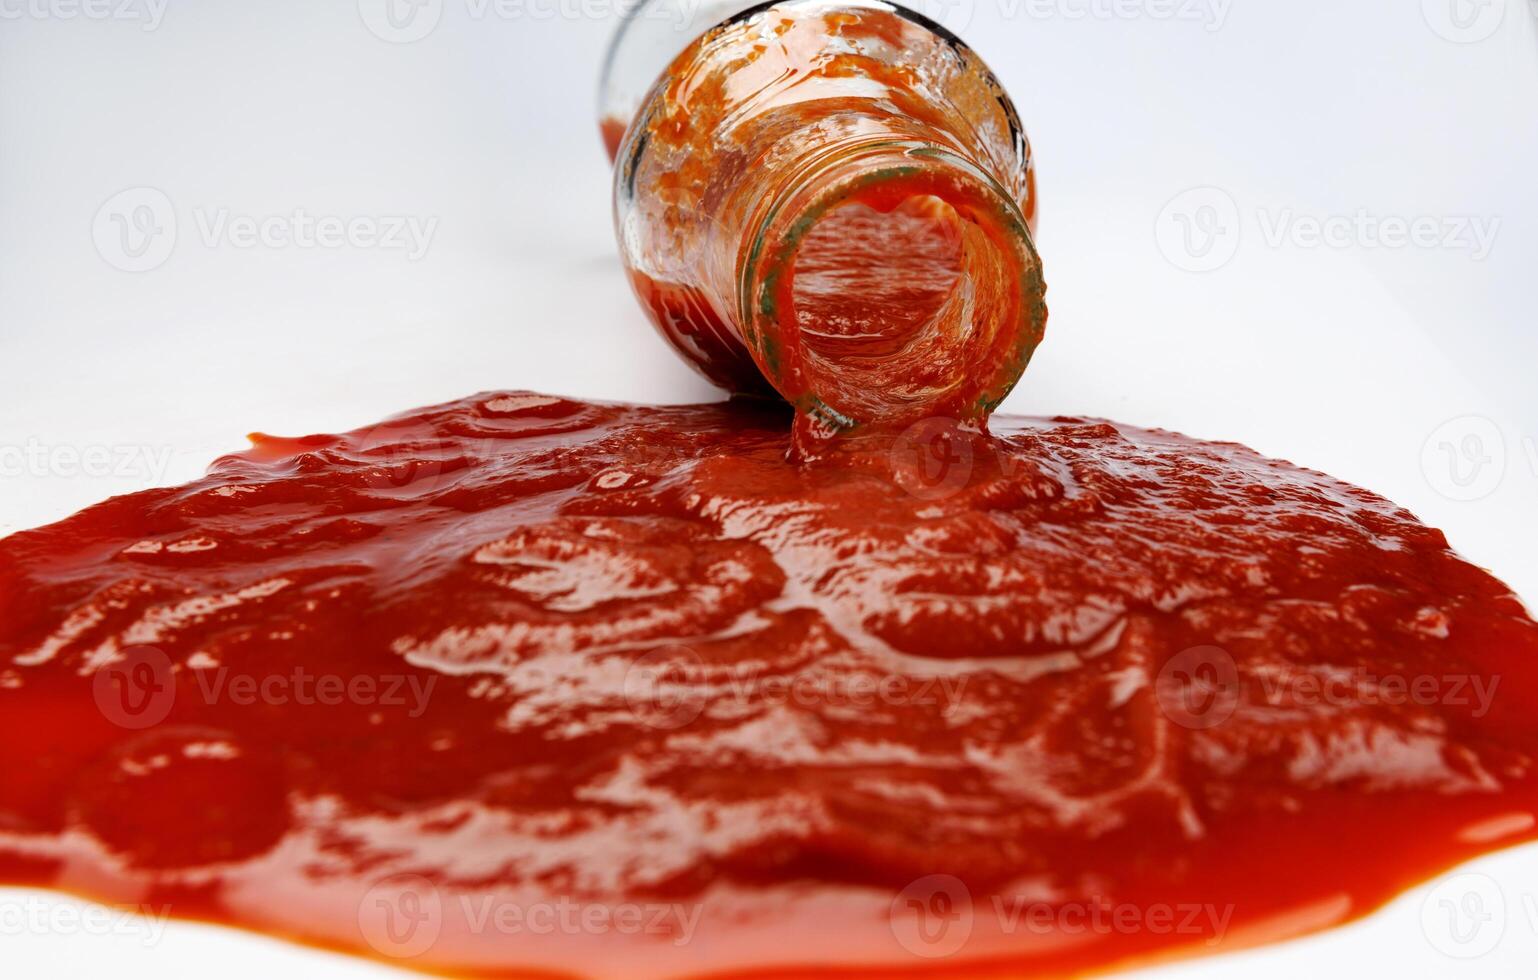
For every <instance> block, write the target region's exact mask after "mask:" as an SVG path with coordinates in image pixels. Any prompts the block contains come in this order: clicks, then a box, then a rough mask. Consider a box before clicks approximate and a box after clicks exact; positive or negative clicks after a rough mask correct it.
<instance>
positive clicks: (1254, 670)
mask: <svg viewBox="0 0 1538 980" xmlns="http://www.w3.org/2000/svg"><path fill="white" fill-rule="evenodd" d="M789 427H790V411H789V409H788V408H786V407H784V406H781V405H777V404H774V403H772V402H768V401H764V402H758V401H753V400H738V401H734V402H730V403H725V404H720V405H704V406H685V407H672V408H649V407H636V406H626V405H614V404H592V403H584V402H578V401H572V400H568V399H564V398H558V397H551V396H544V395H537V394H531V393H527V392H518V393H493V394H483V395H479V396H475V397H472V398H467V399H464V400H462V401H458V402H453V403H449V404H446V405H441V406H437V407H435V408H430V409H426V410H422V411H418V412H414V413H410V414H406V415H403V416H401V417H399V418H396V419H393V420H391V421H388V422H386V423H383V424H382V425H379V426H376V427H374V428H371V429H366V430H359V431H355V432H351V433H347V434H343V435H319V436H309V437H304V438H296V439H289V438H277V437H271V436H255V437H253V446H252V448H251V449H249V450H247V451H245V452H241V453H237V454H235V455H232V456H229V457H226V458H224V459H221V460H219V461H218V462H216V463H215V464H214V466H213V467H212V468H211V469H210V471H209V473H208V475H207V476H205V477H204V478H202V479H200V480H198V481H196V482H193V483H191V484H188V485H186V486H183V487H177V488H170V489H157V490H150V491H146V492H143V493H138V494H134V495H131V496H126V497H119V498H116V499H113V500H109V501H107V502H105V503H102V504H100V505H97V506H95V507H93V508H90V509H88V510H86V511H84V512H82V513H80V514H78V515H76V516H74V517H72V518H69V519H68V520H65V521H63V522H61V523H59V524H56V525H53V526H51V527H46V528H41V529H37V530H31V531H24V532H21V533H19V534H15V535H13V536H11V537H9V538H6V539H4V540H3V541H0V753H3V758H4V764H3V772H4V774H5V775H4V778H3V779H0V878H3V880H4V881H7V882H10V883H16V884H29V885H41V886H46V887H51V888H57V889H63V890H67V891H70V892H75V893H79V894H82V895H87V896H90V897H93V898H97V899H101V900H106V901H115V902H145V903H150V904H155V905H169V906H170V907H171V910H172V912H173V914H175V915H178V916H181V917H186V918H196V919H205V920H213V921H218V922H226V923H231V924H234V925H237V926H242V927H246V928H250V929H255V930H260V931H263V932H266V933H270V934H274V935H279V936H283V937H287V938H290V939H293V940H297V941H302V942H307V943H313V944H317V945H321V946H325V947H331V948H338V949H344V950H351V951H354V952H358V953H362V954H366V955H372V956H377V957H380V958H381V959H385V960H388V961H390V962H395V963H399V964H401V965H405V966H411V967H415V968H418V969H422V970H430V971H441V972H456V973H468V974H476V975H520V976H526V975H561V976H634V977H661V976H678V975H683V974H688V975H757V976H769V975H774V976H783V975H827V974H830V973H848V974H852V975H871V976H892V975H900V974H907V973H914V974H925V975H951V976H983V975H998V976H1018V975H1021V974H1022V973H1028V972H1029V973H1033V974H1039V975H1051V974H1059V973H1069V972H1077V971H1083V970H1091V969H1094V970H1098V969H1105V968H1109V967H1112V966H1117V965H1122V964H1127V963H1135V962H1145V961H1148V960H1149V959H1152V958H1161V957H1165V956H1169V955H1185V954H1189V953H1205V952H1214V951H1223V950H1229V949H1235V948H1239V947H1242V946H1246V945H1250V944H1253V943H1256V942H1261V941H1267V940H1272V939H1277V938H1281V937H1285V936H1291V935H1297V934H1300V933H1303V932H1307V931H1311V930H1314V929H1319V928H1322V927H1325V926H1329V925H1332V924H1335V923H1338V922H1341V921H1345V920H1348V919H1351V918H1354V917H1358V916H1361V915H1363V914H1365V913H1367V912H1368V911H1370V910H1371V909H1373V908H1375V907H1376V906H1378V905H1380V904H1382V903H1383V902H1385V901H1386V900H1388V899H1389V898H1391V897H1392V896H1393V895H1395V894H1396V893H1398V892H1399V891H1401V890H1403V889H1404V888H1406V887H1408V886H1410V885H1412V884H1414V883H1416V882H1418V881H1420V880H1423V879H1425V878H1427V877H1428V876H1431V875H1434V874H1436V873H1438V872H1440V871H1442V870H1443V869H1446V868H1448V867H1450V866H1451V865H1453V864H1455V863H1457V862H1459V861H1462V860H1464V859H1466V858H1469V857H1471V856H1473V855H1476V854H1479V853H1482V852H1484V851H1488V850H1490V849H1492V848H1496V847H1500V846H1507V845H1510V844H1514V843H1517V842H1519V841H1523V840H1529V839H1532V838H1533V837H1534V836H1535V835H1538V831H1535V823H1534V813H1535V812H1538V810H1535V808H1538V773H1535V771H1534V765H1535V755H1538V625H1535V624H1534V622H1533V621H1532V620H1531V619H1530V618H1529V616H1528V614H1527V613H1526V612H1525V611H1524V609H1523V608H1522V606H1521V604H1520V603H1519V601H1518V600H1517V599H1516V598H1515V597H1514V596H1513V595H1512V594H1511V592H1510V590H1509V589H1508V588H1506V587H1505V586H1504V585H1502V584H1501V583H1500V582H1499V581H1497V580H1496V579H1495V578H1493V577H1492V576H1490V575H1489V574H1487V573H1486V572H1484V571H1482V570H1480V569H1478V568H1476V567H1474V566H1472V565H1470V564H1468V563H1467V562H1465V561H1463V560H1461V559H1460V558H1458V557H1457V555H1456V554H1454V553H1453V552H1452V551H1451V550H1450V549H1449V547H1448V544H1447V542H1446V540H1445V539H1444V537H1443V535H1442V534H1441V533H1440V532H1438V531H1435V530H1432V529H1430V528H1427V527H1425V526H1423V525H1422V524H1420V523H1419V522H1418V521H1417V520H1415V518H1414V517H1413V516H1412V515H1410V514H1409V513H1407V512H1405V511H1404V510H1402V509H1400V508H1398V507H1396V506H1395V505H1393V504H1391V503H1390V502H1388V501H1386V500H1384V499H1382V498H1380V497H1377V496H1375V495H1373V494H1371V493H1368V492H1366V491H1364V490H1360V489H1357V488H1354V487H1351V486H1347V485H1345V484H1342V483H1340V482H1339V481H1336V480H1334V479H1331V478H1330V477H1327V476H1325V475H1323V474H1320V473H1316V472H1312V471H1308V470H1305V469H1301V468H1298V467H1295V466H1292V465H1290V464H1287V463H1283V462H1278V461H1274V460H1268V459H1265V458H1262V457H1260V456H1258V455H1257V454H1255V453H1254V452H1252V451H1250V450H1248V449H1245V448H1243V447H1240V446H1237V445H1233V444H1228V443H1208V442H1200V441H1196V440H1192V439H1189V438H1186V437H1183V436H1178V435H1173V434H1170V433H1165V432H1158V431H1148V430H1143V429H1138V428H1134V427H1131V426H1126V425H1117V424H1112V423H1108V422H1102V421H1096V420H1090V419H1078V418H1056V419H1024V418H1003V417H997V418H995V419H994V420H993V422H992V434H991V435H982V434H979V433H975V432H969V431H966V430H963V429H960V428H958V427H956V426H955V425H954V424H953V423H948V422H943V421H928V422H923V423H919V424H918V425H916V426H913V427H910V428H908V429H905V430H903V431H898V432H876V431H871V432H865V433H863V434H857V435H856V436H854V437H851V438H848V439H845V440H842V441H840V442H839V443H837V444H836V445H835V447H834V448H833V450H832V451H830V452H829V453H828V454H827V455H825V456H824V457H823V458H821V459H819V460H817V461H816V462H811V463H805V464H800V465H793V464H788V463H787V462H786V455H787V450H788V441H789Z"/></svg>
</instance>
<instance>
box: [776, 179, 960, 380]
mask: <svg viewBox="0 0 1538 980" xmlns="http://www.w3.org/2000/svg"><path fill="white" fill-rule="evenodd" d="M960 226H961V220H960V218H959V217H958V216H957V215H956V211H955V209H953V208H952V207H951V206H950V205H948V204H946V203H945V202H944V201H942V200H940V199H939V198H937V197H932V196H928V195H925V196H916V197H910V198H907V199H906V200H904V201H902V202H901V203H900V204H898V205H897V206H896V207H895V208H893V209H891V210H890V211H887V212H882V211H879V210H877V209H876V208H874V207H871V206H870V205H868V204H864V203H847V204H843V205H841V206H839V207H836V208H834V209H833V210H832V211H829V212H828V213H827V214H826V215H824V216H823V218H822V220H820V221H818V222H817V223H816V224H815V225H813V226H812V230H811V231H809V232H808V233H807V235H806V238H805V239H803V240H802V242H801V250H800V251H799V252H797V253H796V258H795V273H794V274H795V289H794V292H793V302H794V304H795V318H796V323H797V324H798V326H799V328H800V330H801V336H802V338H803V340H804V342H805V344H806V350H807V358H808V360H809V361H810V362H812V363H813V365H814V367H815V368H823V369H833V370H835V371H837V370H838V369H839V368H841V367H847V368H850V369H853V370H856V371H862V370H867V369H869V368H870V367H872V366H873V365H872V363H871V362H877V363H878V364H879V363H887V362H889V361H890V359H892V358H899V357H902V356H903V355H904V354H905V353H906V352H908V351H910V350H911V349H912V348H914V347H915V346H916V345H918V344H920V343H922V341H923V339H924V338H925V337H926V336H928V335H930V334H932V333H933V332H934V330H935V329H936V326H937V324H936V321H937V320H938V319H939V318H940V315H941V311H942V310H943V309H944V308H945V306H946V303H947V301H948V300H949V299H950V297H951V294H952V292H954V291H955V289H956V285H957V281H958V280H959V279H960V278H961V266H962V254H961V252H962V230H961V227H960Z"/></svg>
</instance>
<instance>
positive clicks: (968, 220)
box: [747, 143, 1045, 434]
mask: <svg viewBox="0 0 1538 980" xmlns="http://www.w3.org/2000/svg"><path fill="white" fill-rule="evenodd" d="M800 186H801V192H800V193H793V194H791V195H789V196H787V198H786V199H785V200H784V201H783V202H782V206H781V207H779V208H777V209H776V211H775V214H773V215H772V216H771V217H770V219H769V220H768V222H767V227H766V229H765V234H764V235H763V236H762V239H761V240H763V241H764V242H765V243H766V245H767V247H765V248H763V249H762V250H760V251H758V252H756V253H755V254H757V255H758V256H760V257H761V258H762V259H763V260H764V261H763V262H762V264H760V265H757V266H755V267H753V271H754V273H755V275H754V276H753V279H752V281H751V282H750V283H749V286H748V290H747V299H748V301H749V302H751V303H753V304H754V305H753V309H754V312H756V314H757V318H756V323H755V327H756V330H755V332H754V333H753V334H752V335H751V337H752V338H753V339H755V340H756V342H757V346H756V348H755V356H756V357H757V358H758V360H759V365H760V368H761V369H762V370H763V371H764V374H765V376H766V377H768V378H769V379H770V381H771V382H772V383H773V384H774V386H775V387H776V388H777V389H778V390H779V391H780V392H781V394H782V395H784V396H785V397H786V398H787V400H789V401H790V402H791V403H792V404H794V405H795V406H796V407H797V409H798V411H799V412H801V413H802V414H803V415H806V416H815V417H816V419H817V421H818V423H819V427H820V428H822V429H825V430H828V433H829V434H831V433H832V432H834V431H842V430H847V429H849V428H851V427H854V426H857V425H864V424H867V423H905V422H910V421H913V420H916V419H919V418H925V417H928V416H932V415H946V416H951V417H954V418H958V419H962V420H981V419H983V418H985V417H986V416H987V414H988V413H989V412H990V411H992V409H993V408H994V407H995V406H996V405H997V404H998V402H999V401H1000V400H1002V398H1003V396H1004V395H1005V394H1007V392H1008V391H1009V389H1010V388H1011V387H1012V386H1013V384H1014V382H1015V381H1016V380H1017V379H1018V378H1019V376H1020V373H1021V372H1022V371H1023V370H1024V368H1025V364H1026V362H1027V361H1028V359H1029V357H1030V353H1031V351H1032V350H1033V349H1034V347H1035V345H1036V343H1037V342H1038V341H1039V340H1040V338H1041V330H1042V326H1043V324H1044V321H1045V306H1044V304H1043V303H1042V285H1041V279H1040V264H1039V260H1037V258H1036V255H1035V249H1034V247H1033V245H1032V243H1031V241H1030V232H1029V230H1028V228H1027V226H1026V222H1025V219H1024V216H1023V215H1022V214H1021V213H1020V210H1019V208H1018V207H1017V206H1016V204H1015V203H1014V201H1013V200H1012V199H1011V198H1010V197H1009V195H1008V194H1007V193H1005V192H1004V191H1003V190H1002V188H1000V187H998V185H997V184H995V183H993V182H992V181H991V180H990V179H988V178H987V177H986V175H984V174H982V173H981V172H980V171H979V170H978V169H977V168H976V167H975V165H973V164H971V163H970V162H968V161H965V160H961V159H959V158H956V157H955V156H954V155H952V154H949V153H947V152H945V151H942V150H938V149H936V148H933V147H927V146H915V145H912V144H893V143H886V144H880V145H872V146H868V147H866V148H865V149H864V150H863V151H862V152H859V153H855V154H844V155H839V156H837V158H836V159H835V161H834V162H833V163H832V164H831V165H828V166H817V167H814V168H812V169H811V171H810V172H809V174H808V176H807V178H806V179H805V180H804V181H803V182H802V184H801V185H800Z"/></svg>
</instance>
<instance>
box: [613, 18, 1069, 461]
mask: <svg viewBox="0 0 1538 980" xmlns="http://www.w3.org/2000/svg"><path fill="white" fill-rule="evenodd" d="M611 98H612V94H611ZM609 126H610V128H611V137H612V136H614V135H617V134H616V133H614V132H613V131H614V129H615V128H616V127H615V124H614V122H613V121H612V120H611V121H610V123H609ZM616 149H617V159H616V171H615V222H616V231H617V234H618V237H619V243H620V250H621V254H622V257H623V259H624V262H625V265H626V268H627V271H628V273H629V275H630V279H631V282H632V284H633V286H634V287H635V290H636V293H637V296H638V297H639V298H640V300H641V302H642V304H643V306H645V308H646V309H647V311H648V312H649V313H650V315H651V317H652V320H653V322H654V323H655V324H656V325H657V327H658V328H659V329H660V330H661V332H662V334H663V336H664V337H666V338H667V340H668V341H669V342H670V343H671V344H672V345H673V346H674V347H675V348H676V349H678V351H679V352H680V353H681V354H683V356H684V357H685V358H686V359H687V360H689V362H690V363H691V364H693V365H694V366H695V367H696V368H698V369H699V370H700V371H701V372H703V373H704V374H705V375H706V376H707V377H709V378H710V379H711V380H712V381H714V382H716V383H717V384H719V385H721V386H723V387H725V388H727V389H729V390H733V391H761V390H766V389H773V390H774V391H777V392H778V393H779V394H780V395H781V396H783V397H784V398H785V399H786V400H787V401H789V402H790V403H791V404H792V405H793V406H795V408H796V410H797V413H798V432H799V433H800V434H802V435H805V436H809V437H812V436H818V435H829V434H832V433H835V432H838V431H843V430H847V429H851V428H855V427H858V426H862V425H868V424H873V423H903V422H909V421H912V420H915V419H918V418H924V417H930V416H936V415H944V416H949V417H955V418H959V419H962V420H965V421H977V422H981V421H982V420H983V419H985V418H986V416H987V414H988V413H989V412H990V411H992V409H993V408H994V407H995V406H996V405H997V404H998V402H999V401H1001V400H1002V399H1003V397H1004V395H1005V394H1007V393H1008V391H1009V390H1010V388H1011V387H1013V385H1014V383H1015V381H1016V380H1018V378H1019V377H1020V374H1021V372H1023V371H1024V369H1025V366H1026V363H1027V362H1028V361H1029V359H1030V355H1031V353H1032V351H1033V350H1034V349H1035V347H1036V345H1037V343H1039V341H1040V339H1041V336H1042V332H1043V329H1044V327H1045V320H1046V307H1045V303H1044V299H1043V295H1044V290H1045V287H1044V284H1043V280H1042V275H1041V265H1040V260H1039V258H1038V256H1037V254H1036V250H1035V246H1034V243H1033V239H1032V232H1033V221H1034V213H1035V206H1036V200H1035V187H1034V178H1033V171H1032V162H1031V156H1030V148H1029V144H1028V143H1027V141H1026V138H1025V136H1024V133H1023V130H1022V129H1021V127H1020V124H1019V119H1018V116H1017V114H1016V112H1015V110H1014V108H1013V106H1012V104H1011V103H1010V101H1009V98H1008V96H1007V95H1006V94H1005V93H1004V91H1003V89H1002V87H1001V86H1000V85H999V84H998V82H997V80H996V79H995V78H994V77H993V75H992V74H991V72H989V71H988V69H987V67H986V66H985V65H984V64H983V63H982V61H981V60H980V59H979V58H978V57H977V55H976V54H975V53H974V52H972V51H971V50H970V49H969V48H967V47H966V46H965V45H963V44H962V43H961V42H960V41H958V40H957V39H955V38H954V37H952V36H950V35H949V34H948V33H946V32H945V31H944V30H943V28H939V27H938V26H937V25H934V24H933V23H931V22H929V21H927V20H925V19H924V18H923V17H921V16H919V15H917V14H913V13H910V12H908V11H906V10H903V9H901V8H898V7H894V6H891V5H889V4H885V3H862V2H859V0H855V2H852V3H850V2H839V3H833V4H830V3H826V2H813V0H791V2H784V3H776V4H772V5H768V6H763V7H758V8H753V9H751V10H748V11H745V12H741V13H738V14H736V15H735V16H733V17H730V18H729V19H727V20H726V21H724V22H723V23H721V24H719V25H717V26H716V27H714V28H711V29H710V30H708V31H706V32H705V33H704V34H703V35H701V36H700V37H699V38H698V39H697V40H696V41H695V42H694V43H693V44H691V45H689V46H688V47H687V49H685V50H684V51H683V53H682V54H679V55H678V56H677V57H676V58H675V59H674V60H673V62H672V64H671V65H670V66H669V67H668V68H667V70H666V71H665V72H663V74H662V76H661V78H660V79H658V80H657V82H656V83H655V85H654V86H653V88H652V89H651V90H650V93H649V94H648V95H647V96H646V97H645V98H644V100H643V101H642V105H641V107H640V109H639V110H638V112H637V113H636V115H635V116H634V118H633V119H632V120H631V121H630V123H629V126H628V131H627V132H626V133H625V134H624V136H623V139H622V140H619V141H618V145H617V148H616Z"/></svg>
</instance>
